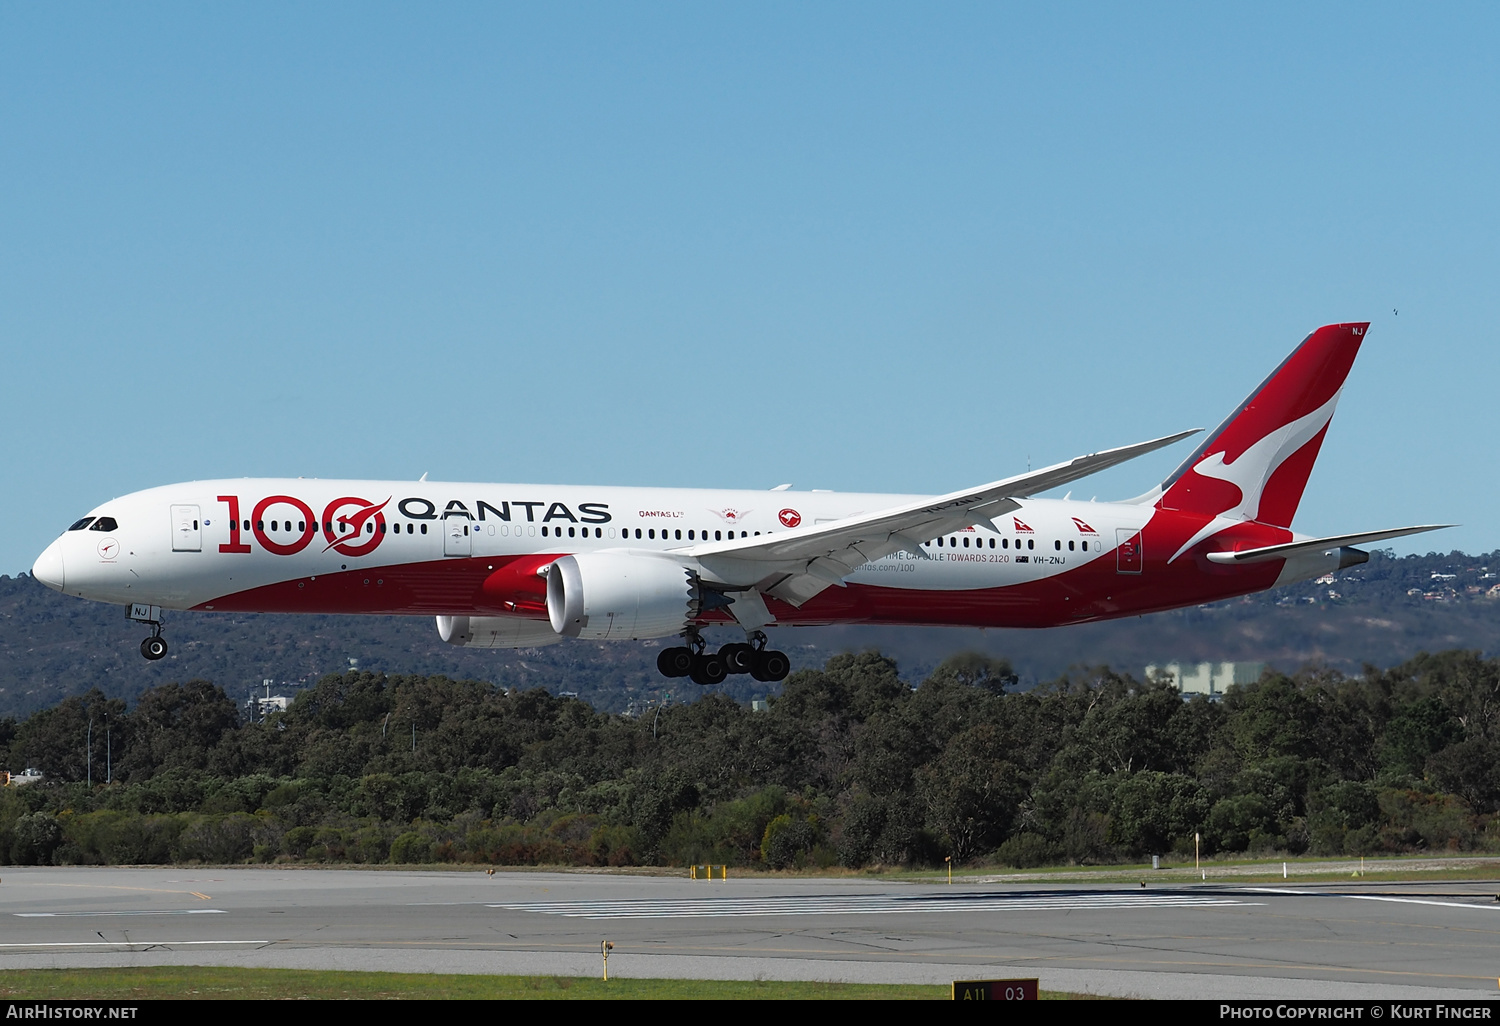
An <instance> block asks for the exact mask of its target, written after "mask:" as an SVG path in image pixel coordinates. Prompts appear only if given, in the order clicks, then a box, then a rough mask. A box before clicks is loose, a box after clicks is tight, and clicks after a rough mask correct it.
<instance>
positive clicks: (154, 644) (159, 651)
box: [141, 636, 167, 662]
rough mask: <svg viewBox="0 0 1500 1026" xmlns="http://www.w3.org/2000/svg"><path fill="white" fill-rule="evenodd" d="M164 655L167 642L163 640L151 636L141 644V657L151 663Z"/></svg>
mask: <svg viewBox="0 0 1500 1026" xmlns="http://www.w3.org/2000/svg"><path fill="white" fill-rule="evenodd" d="M166 654H167V640H166V639H165V638H162V637H156V636H153V637H149V638H147V639H146V640H145V641H143V642H141V655H143V656H145V657H146V658H147V659H150V660H151V661H152V662H155V661H156V660H158V659H160V658H162V657H163V656H165V655H166Z"/></svg>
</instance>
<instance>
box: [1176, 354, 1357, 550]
mask: <svg viewBox="0 0 1500 1026" xmlns="http://www.w3.org/2000/svg"><path fill="white" fill-rule="evenodd" d="M1367 327H1368V325H1367V324H1331V325H1328V326H1327V327H1323V328H1319V329H1318V330H1317V331H1315V332H1313V333H1312V334H1311V335H1309V336H1308V337H1307V338H1306V339H1305V340H1304V341H1303V343H1302V344H1301V345H1300V346H1298V347H1297V349H1296V351H1295V352H1293V353H1292V355H1291V356H1289V357H1287V359H1286V361H1285V362H1284V363H1282V365H1281V366H1280V367H1278V368H1276V370H1275V371H1274V372H1272V374H1271V376H1270V377H1269V378H1267V379H1266V380H1265V382H1263V383H1262V384H1261V386H1260V387H1259V388H1257V389H1256V390H1255V391H1254V392H1253V393H1251V395H1250V398H1248V399H1246V400H1245V402H1244V403H1243V404H1241V405H1240V407H1239V409H1237V410H1236V411H1235V412H1234V413H1233V414H1231V415H1230V417H1229V419H1228V420H1226V421H1225V422H1224V423H1223V424H1221V425H1220V426H1219V428H1218V429H1217V430H1216V431H1214V432H1213V433H1212V434H1211V435H1210V436H1209V438H1208V440H1207V441H1206V442H1204V443H1203V445H1201V446H1199V448H1198V450H1197V451H1196V452H1194V453H1193V454H1192V455H1191V456H1189V457H1188V458H1187V460H1186V461H1184V462H1183V464H1182V465H1181V466H1180V467H1178V469H1177V470H1176V472H1175V473H1173V475H1172V476H1171V477H1169V478H1168V479H1167V481H1166V483H1164V484H1163V486H1162V492H1163V494H1162V497H1161V499H1160V500H1158V502H1157V505H1158V506H1159V507H1161V508H1162V509H1174V510H1181V511H1183V512H1188V513H1199V514H1203V515H1206V516H1207V517H1209V520H1208V522H1207V523H1205V524H1204V525H1203V526H1202V527H1201V528H1200V529H1199V530H1198V531H1197V532H1196V533H1195V534H1194V535H1193V536H1192V537H1191V538H1189V539H1188V540H1187V541H1186V542H1185V543H1184V544H1183V545H1182V547H1181V548H1180V549H1178V550H1177V552H1176V553H1175V554H1174V555H1173V556H1172V559H1174V560H1175V559H1176V558H1177V557H1178V556H1180V555H1182V554H1183V553H1184V552H1186V551H1187V550H1188V549H1190V548H1192V547H1193V546H1194V545H1196V544H1197V543H1198V542H1200V541H1202V540H1203V539H1204V538H1207V537H1209V536H1211V535H1213V534H1215V533H1217V532H1218V531H1220V530H1223V529H1224V528H1225V527H1227V526H1229V524H1228V523H1226V521H1229V522H1236V521H1244V520H1256V521H1259V522H1261V523H1264V524H1270V525H1273V526H1276V527H1290V526H1291V523H1292V517H1293V515H1295V514H1296V512H1297V506H1298V504H1299V503H1300V502H1301V501H1302V492H1303V490H1304V489H1305V488H1306V487H1307V479H1308V476H1309V475H1310V474H1311V473H1312V467H1313V462H1314V461H1315V460H1316V459H1317V458H1318V450H1319V449H1320V448H1321V447H1322V444H1323V436H1324V435H1325V434H1326V433H1327V431H1328V424H1329V421H1331V420H1332V419H1333V411H1334V409H1335V407H1337V406H1338V401H1339V396H1340V394H1342V392H1343V387H1344V379H1345V378H1346V377H1348V374H1349V368H1350V367H1351V366H1353V364H1354V358H1355V356H1356V355H1358V353H1359V346H1360V343H1361V342H1362V341H1363V340H1364V334H1365V329H1366V328H1367ZM1169 562H1170V560H1169Z"/></svg>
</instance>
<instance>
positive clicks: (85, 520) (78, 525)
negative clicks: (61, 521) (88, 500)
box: [68, 517, 94, 531]
mask: <svg viewBox="0 0 1500 1026" xmlns="http://www.w3.org/2000/svg"><path fill="white" fill-rule="evenodd" d="M93 522H94V518H93V517H84V518H83V519H82V520H80V521H78V523H76V524H74V525H73V526H72V527H70V528H68V530H70V531H82V530H83V529H84V528H85V527H87V526H89V525H90V524H92V523H93Z"/></svg>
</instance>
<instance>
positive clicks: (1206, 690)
mask: <svg viewBox="0 0 1500 1026" xmlns="http://www.w3.org/2000/svg"><path fill="white" fill-rule="evenodd" d="M1265 669H1266V664H1265V663H1167V664H1166V665H1165V666H1156V665H1151V666H1148V667H1146V677H1147V679H1150V678H1151V677H1153V676H1166V675H1169V674H1170V675H1171V677H1172V680H1173V681H1175V682H1176V684H1177V692H1178V694H1180V695H1182V697H1183V698H1191V697H1192V696H1193V695H1206V696H1208V698H1209V700H1210V701H1215V702H1216V701H1218V700H1219V699H1220V698H1221V697H1223V695H1224V692H1225V691H1227V690H1229V687H1230V685H1233V684H1253V683H1255V682H1256V681H1258V680H1260V675H1261V674H1262V673H1263V672H1265Z"/></svg>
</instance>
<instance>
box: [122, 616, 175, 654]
mask: <svg viewBox="0 0 1500 1026" xmlns="http://www.w3.org/2000/svg"><path fill="white" fill-rule="evenodd" d="M126 615H127V616H129V617H130V619H132V620H134V621H135V622H136V623H143V624H146V625H147V626H148V627H150V628H151V637H149V638H147V639H146V640H145V641H143V642H141V655H143V656H145V657H146V658H147V659H149V660H151V661H152V662H156V660H158V659H161V658H163V657H164V656H166V654H167V639H166V638H164V637H162V636H161V607H160V606H148V605H141V604H132V605H130V606H129V607H128V608H127V609H126Z"/></svg>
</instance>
